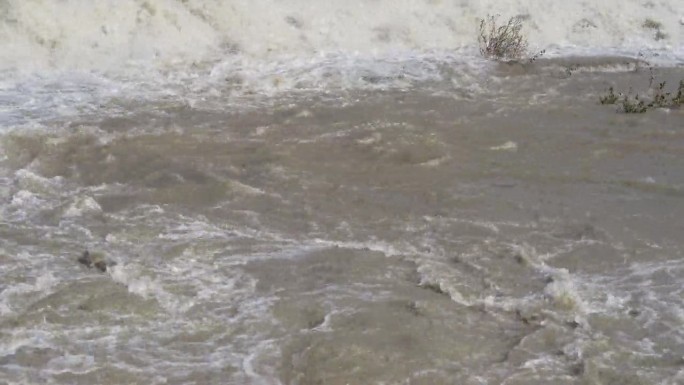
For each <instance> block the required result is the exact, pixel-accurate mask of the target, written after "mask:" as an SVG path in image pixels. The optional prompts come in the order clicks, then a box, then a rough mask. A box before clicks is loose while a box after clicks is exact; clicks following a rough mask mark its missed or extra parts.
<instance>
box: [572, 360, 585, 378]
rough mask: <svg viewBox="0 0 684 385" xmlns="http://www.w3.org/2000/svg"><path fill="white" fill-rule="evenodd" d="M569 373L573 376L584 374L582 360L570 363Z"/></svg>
mask: <svg viewBox="0 0 684 385" xmlns="http://www.w3.org/2000/svg"><path fill="white" fill-rule="evenodd" d="M569 369H570V374H571V375H573V376H576V377H578V376H581V375H582V374H584V362H583V361H580V362H578V363H576V364H573V365H570V368H569Z"/></svg>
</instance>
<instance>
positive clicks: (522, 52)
mask: <svg viewBox="0 0 684 385" xmlns="http://www.w3.org/2000/svg"><path fill="white" fill-rule="evenodd" d="M522 27H523V25H522V20H521V18H520V17H512V18H510V19H509V20H508V22H507V23H506V24H503V25H498V24H497V16H487V18H486V19H481V20H480V36H479V37H478V39H477V40H478V42H479V43H480V53H481V54H482V56H484V57H486V58H489V59H496V60H518V59H521V58H523V57H525V56H527V38H526V37H525V36H524V35H523V34H522V32H521V30H522Z"/></svg>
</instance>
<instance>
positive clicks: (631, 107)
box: [622, 94, 649, 114]
mask: <svg viewBox="0 0 684 385" xmlns="http://www.w3.org/2000/svg"><path fill="white" fill-rule="evenodd" d="M648 109H649V106H648V105H647V104H646V103H644V101H643V100H641V99H639V94H636V96H635V97H634V98H632V97H631V96H629V95H623V97H622V112H624V113H626V114H643V113H644V112H646V111H648Z"/></svg>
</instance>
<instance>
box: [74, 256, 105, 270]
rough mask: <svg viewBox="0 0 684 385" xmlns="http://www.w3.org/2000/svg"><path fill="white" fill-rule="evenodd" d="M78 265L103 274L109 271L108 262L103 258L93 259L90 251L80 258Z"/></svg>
mask: <svg viewBox="0 0 684 385" xmlns="http://www.w3.org/2000/svg"><path fill="white" fill-rule="evenodd" d="M78 263H80V264H81V265H84V266H86V267H88V268H93V267H94V268H96V269H98V270H100V271H101V272H103V273H104V272H106V271H107V265H108V264H107V262H105V261H104V260H103V259H101V258H98V257H93V255H91V254H90V251H88V250H86V251H84V252H83V254H82V255H81V256H80V257H79V258H78Z"/></svg>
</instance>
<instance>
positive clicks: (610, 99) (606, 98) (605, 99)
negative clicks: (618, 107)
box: [599, 87, 619, 104]
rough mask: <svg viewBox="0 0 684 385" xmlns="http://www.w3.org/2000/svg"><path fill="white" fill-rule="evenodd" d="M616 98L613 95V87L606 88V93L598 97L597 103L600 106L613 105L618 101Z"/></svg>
mask: <svg viewBox="0 0 684 385" xmlns="http://www.w3.org/2000/svg"><path fill="white" fill-rule="evenodd" d="M618 99H619V98H618V96H617V95H615V91H614V90H613V87H609V88H608V92H607V93H606V94H605V95H603V96H599V102H600V103H601V104H615V103H616V102H617V101H618Z"/></svg>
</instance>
